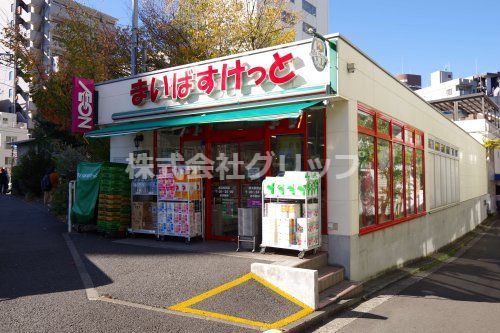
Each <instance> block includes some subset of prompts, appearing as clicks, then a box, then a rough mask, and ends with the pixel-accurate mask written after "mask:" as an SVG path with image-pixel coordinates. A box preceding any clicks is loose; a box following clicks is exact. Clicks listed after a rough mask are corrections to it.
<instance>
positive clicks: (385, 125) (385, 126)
mask: <svg viewBox="0 0 500 333" xmlns="http://www.w3.org/2000/svg"><path fill="white" fill-rule="evenodd" d="M377 132H378V133H379V134H386V135H389V122H388V121H387V120H384V119H381V118H378V119H377Z"/></svg>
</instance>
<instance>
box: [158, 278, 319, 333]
mask: <svg viewBox="0 0 500 333" xmlns="http://www.w3.org/2000/svg"><path fill="white" fill-rule="evenodd" d="M251 279H253V280H255V281H257V282H259V283H260V284H262V285H263V286H264V287H266V288H268V289H271V290H272V291H274V292H275V293H277V294H278V295H280V296H281V297H283V298H285V299H287V300H289V301H290V302H292V303H294V304H295V305H297V306H299V307H301V308H302V310H300V311H298V312H296V313H294V314H292V315H290V316H288V317H286V318H283V319H280V320H278V321H275V322H274V323H265V322H261V321H256V320H250V319H246V318H241V317H236V316H231V315H227V314H223V313H218V312H211V311H205V310H199V309H194V308H192V307H191V306H193V305H195V304H197V303H199V302H201V301H203V300H206V299H207V298H210V297H213V296H215V295H217V294H220V293H222V292H223V291H226V290H229V289H231V288H234V287H236V286H238V285H240V284H242V283H245V282H247V281H249V280H251ZM168 309H169V310H172V311H179V312H184V313H191V314H195V315H199V316H205V317H211V318H216V319H220V320H224V321H229V322H233V323H239V324H245V325H250V326H254V327H258V328H262V329H272V328H281V327H283V326H286V325H288V324H290V323H292V322H294V321H296V320H299V319H300V318H303V317H305V316H307V315H309V314H311V313H313V312H314V309H312V308H310V307H309V306H307V305H305V304H304V303H302V302H301V301H299V300H297V299H296V298H295V297H293V296H291V295H289V294H288V293H285V292H284V291H283V290H281V289H279V288H277V287H276V286H274V285H272V284H270V283H269V282H267V281H266V280H264V279H262V278H261V277H259V276H257V275H256V274H254V273H248V274H246V275H243V276H242V277H240V278H238V279H236V280H233V281H230V282H228V283H225V284H223V285H221V286H219V287H216V288H214V289H211V290H209V291H207V292H205V293H203V294H200V295H198V296H195V297H193V298H190V299H188V300H186V301H184V302H181V303H178V304H175V305H172V306H170V307H168Z"/></svg>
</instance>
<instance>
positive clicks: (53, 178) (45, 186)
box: [41, 167, 59, 208]
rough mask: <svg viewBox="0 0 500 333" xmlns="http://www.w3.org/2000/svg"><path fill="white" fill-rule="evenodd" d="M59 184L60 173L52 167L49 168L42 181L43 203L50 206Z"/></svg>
mask: <svg viewBox="0 0 500 333" xmlns="http://www.w3.org/2000/svg"><path fill="white" fill-rule="evenodd" d="M58 185H59V174H58V173H57V172H56V171H55V169H54V168H53V167H52V168H50V169H49V170H47V172H46V173H45V175H44V176H43V178H42V181H41V188H42V191H43V204H44V205H46V206H47V207H49V208H50V204H51V202H52V196H53V194H54V191H55V189H56V188H57V186H58Z"/></svg>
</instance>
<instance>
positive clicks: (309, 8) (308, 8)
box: [302, 0, 316, 16]
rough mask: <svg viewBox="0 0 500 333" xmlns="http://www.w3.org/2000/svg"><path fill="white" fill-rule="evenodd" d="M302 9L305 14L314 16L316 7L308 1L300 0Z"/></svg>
mask: <svg viewBox="0 0 500 333" xmlns="http://www.w3.org/2000/svg"><path fill="white" fill-rule="evenodd" d="M302 9H303V10H304V11H305V12H307V13H309V14H311V15H313V16H316V7H315V6H314V5H313V4H312V3H310V2H309V1H307V0H302Z"/></svg>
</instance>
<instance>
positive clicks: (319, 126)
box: [307, 110, 325, 171]
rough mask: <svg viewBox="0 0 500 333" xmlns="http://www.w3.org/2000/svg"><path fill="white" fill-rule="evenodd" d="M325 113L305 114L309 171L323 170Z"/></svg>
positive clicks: (311, 112) (312, 112) (319, 111)
mask: <svg viewBox="0 0 500 333" xmlns="http://www.w3.org/2000/svg"><path fill="white" fill-rule="evenodd" d="M324 128H325V111H324V110H317V111H308V112H307V148H308V151H307V152H308V159H309V160H308V161H307V162H308V165H309V170H318V171H321V170H323V167H324V166H325V159H324V156H325V131H324Z"/></svg>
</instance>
